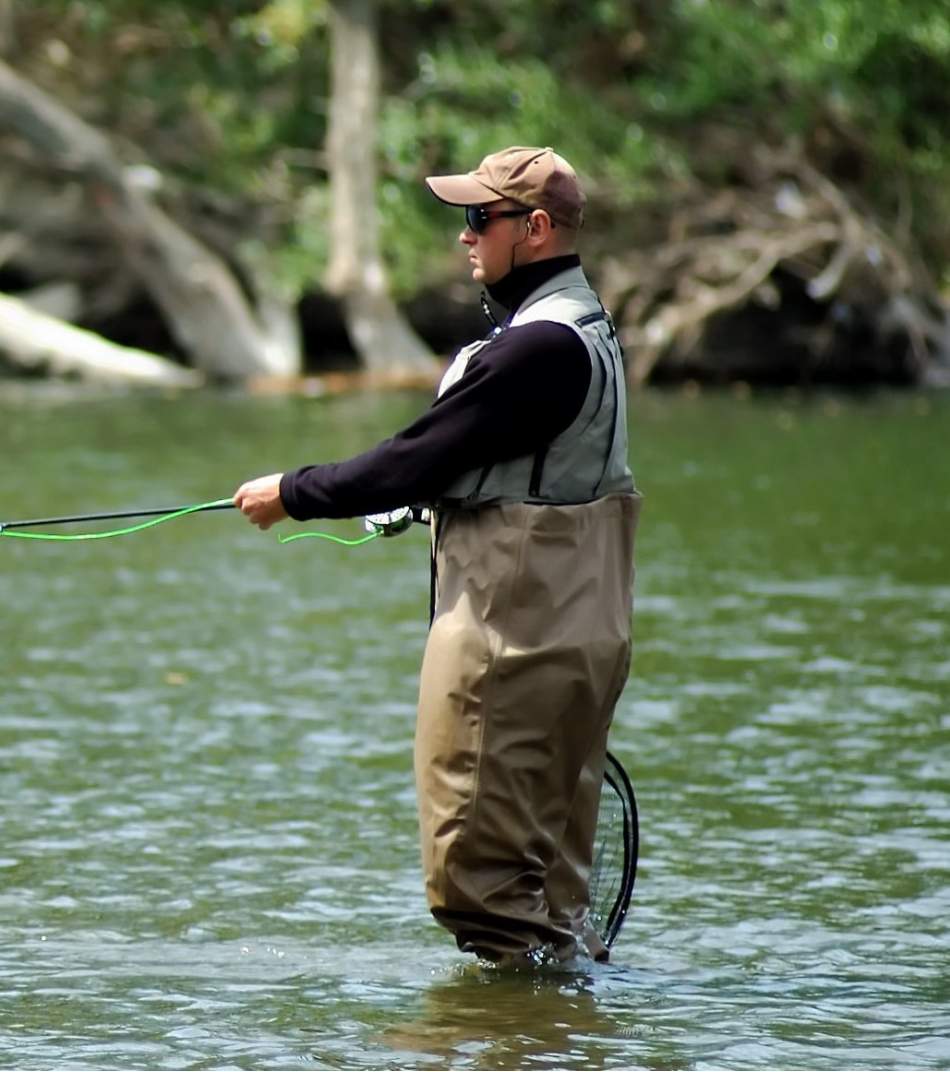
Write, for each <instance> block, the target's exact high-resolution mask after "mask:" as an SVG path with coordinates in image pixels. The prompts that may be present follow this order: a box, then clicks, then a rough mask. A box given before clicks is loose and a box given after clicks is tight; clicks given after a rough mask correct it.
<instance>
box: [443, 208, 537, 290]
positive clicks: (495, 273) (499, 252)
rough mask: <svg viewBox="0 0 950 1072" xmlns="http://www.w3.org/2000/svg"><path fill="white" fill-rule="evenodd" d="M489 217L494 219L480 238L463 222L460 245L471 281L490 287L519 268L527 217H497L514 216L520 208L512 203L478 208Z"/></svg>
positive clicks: (479, 235) (487, 224)
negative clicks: (503, 213) (468, 267)
mask: <svg viewBox="0 0 950 1072" xmlns="http://www.w3.org/2000/svg"><path fill="white" fill-rule="evenodd" d="M481 207H483V208H484V209H485V211H486V212H487V213H488V215H489V216H492V217H495V218H492V219H490V220H488V222H487V223H486V225H485V228H484V230H483V231H482V232H481V234H478V233H476V232H475V231H473V230H472V228H471V227H470V226H469V225H468V223H467V222H466V224H465V227H464V229H463V230H462V232H461V234H460V235H459V241H460V242H461V243H462V244H463V245H464V246H467V247H468V261H469V264H471V266H472V279H474V280H475V282H476V283H484V284H486V285H487V286H490V285H491V284H492V283H497V282H498V280H499V279H503V278H504V277H505V276H506V275H507V274H508V273H509V272H510V271H511V269H512V268H513V267H514V266H516V265H518V264H520V263H521V260H520V259H519V257H520V253H521V251H520V245H521V243H522V242H523V241H524V239H525V234H526V231H527V218H528V217H527V214H525V215H517V216H496V215H495V214H496V213H499V212H515V211H517V210H519V209H521V208H522V206H521V205H518V204H516V203H515V202H514V201H508V200H505V201H492V202H490V203H488V204H485V205H483V206H481Z"/></svg>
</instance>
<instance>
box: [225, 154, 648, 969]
mask: <svg viewBox="0 0 950 1072" xmlns="http://www.w3.org/2000/svg"><path fill="white" fill-rule="evenodd" d="M426 183H427V184H428V186H429V189H430V190H431V191H432V193H433V194H435V196H436V197H437V198H439V199H440V200H441V201H444V202H446V203H447V204H449V205H457V206H461V207H464V208H465V227H464V229H463V230H462V232H461V234H460V235H459V241H460V242H461V243H462V245H463V246H464V247H465V248H466V250H467V251H468V259H469V263H470V264H471V266H472V278H473V279H474V280H476V281H477V282H479V283H481V284H483V286H484V287H485V289H486V290H487V291H488V293H489V295H490V296H491V298H492V299H493V300H494V301H495V302H496V303H498V304H499V305H501V306H502V307H504V308H505V309H506V310H507V313H508V315H507V319H506V320H505V322H504V324H503V325H501V326H500V327H496V328H495V329H494V330H493V331H491V333H490V334H489V335H488V336H487V337H486V338H484V339H481V340H479V341H478V342H474V343H471V344H470V345H468V346H466V347H464V348H463V349H462V350H461V351H460V352H459V353H458V354H457V355H456V357H455V359H454V361H453V363H452V365H451V366H450V367H449V369H448V371H447V372H446V374H445V376H444V378H443V380H442V383H441V385H440V388H439V393H438V397H437V398H436V400H435V401H434V402H433V404H432V406H431V407H430V408H429V409H428V410H427V411H426V412H425V413H424V414H423V415H422V416H421V417H420V418H419V419H418V420H416V421H415V422H414V423H413V424H411V425H410V426H409V427H408V428H406V429H404V430H403V431H401V432H398V433H397V434H396V435H394V436H393V437H392V438H391V439H387V440H385V441H384V442H382V443H380V444H379V445H378V446H376V447H374V448H373V449H372V450H369V451H367V452H366V453H364V454H360V455H358V456H356V457H354V458H350V459H349V460H347V461H340V462H329V463H323V464H318V465H307V466H304V467H303V468H301V469H296V470H293V471H290V472H287V473H283V474H274V475H272V476H266V477H261V478H260V479H257V480H252V481H249V482H248V483H246V484H243V485H242V486H241V487H240V488H239V489H238V491H237V493H236V494H235V496H234V503H235V505H236V506H237V507H239V508H240V509H241V510H242V511H243V512H244V513H245V514H246V515H247V517H248V518H249V519H250V520H251V521H252V522H253V523H254V524H256V525H258V526H259V527H260V528H262V529H266V528H269V527H270V525H272V524H273V523H274V522H276V521H280V520H281V519H282V518H285V517H287V516H288V515H289V516H290V517H292V518H295V519H297V520H298V521H304V520H308V519H311V518H342V517H354V516H358V515H363V514H375V513H380V512H384V511H391V510H394V509H396V508H399V507H402V506H405V505H406V504H413V505H424V506H429V507H431V508H432V516H433V532H434V543H435V552H434V553H435V569H436V598H435V607H434V618H433V621H432V627H431V630H430V632H429V637H428V641H427V644H426V650H425V656H424V658H423V663H422V673H421V681H420V689H419V710H418V723H417V727H416V742H415V772H416V787H417V793H418V803H419V822H420V828H421V837H422V856H423V864H424V868H425V878H426V892H427V895H428V901H429V907H430V909H431V911H432V914H433V915H434V916H435V918H436V919H437V920H438V921H439V923H441V924H442V925H443V926H444V927H446V928H447V929H448V930H450V931H451V932H452V933H453V934H454V935H455V937H456V940H457V942H458V945H459V948H460V949H462V950H463V951H465V952H471V953H475V954H477V955H478V956H479V957H482V958H484V959H487V960H490V961H495V962H504V963H514V964H518V963H520V962H522V961H526V962H527V963H532V962H538V961H540V960H541V959H544V958H545V957H546V956H550V957H554V958H556V959H565V958H567V957H570V956H573V955H575V954H577V953H581V954H583V953H585V952H586V953H588V954H589V955H590V956H592V957H594V958H595V959H600V960H606V959H607V949H606V947H605V946H604V945H603V943H602V942H601V940H600V938H599V937H598V936H597V935H596V933H595V932H594V929H593V927H591V926H590V925H589V924H588V922H587V912H588V899H589V894H588V881H589V875H590V869H591V863H592V860H591V856H592V845H593V839H594V826H595V822H596V815H597V807H598V801H599V796H600V787H601V780H602V776H603V768H604V757H605V751H606V744H607V730H608V727H609V725H610V721H611V718H612V716H613V712H614V708H615V706H616V703H617V700H618V699H619V697H620V693H621V690H622V689H623V687H624V684H625V682H626V679H627V673H628V668H629V661H630V616H631V610H632V595H631V592H632V583H633V543H634V530H635V527H636V521H637V515H638V513H639V507H640V496H639V495H638V493H637V492H636V491H635V490H634V485H633V478H632V476H631V473H630V471H629V469H628V468H627V432H626V415H625V392H624V380H623V367H622V363H621V352H620V347H619V344H618V342H617V338H616V335H615V333H614V329H613V326H612V324H611V321H610V318H609V317H608V315H607V314H606V312H605V311H604V309H603V306H602V305H601V303H600V300H599V299H598V297H597V295H596V294H595V292H594V291H593V290H592V289H591V288H590V285H589V284H588V282H587V279H586V278H585V276H584V272H583V270H582V268H581V262H580V258H579V257H578V256H577V253H576V252H575V250H576V239H577V233H578V229H579V228H580V226H581V222H582V217H583V209H584V202H585V198H584V195H583V193H582V192H581V189H580V186H579V183H578V180H577V176H576V174H575V173H574V170H573V169H572V168H571V167H570V165H569V164H568V163H567V162H566V161H565V160H564V159H563V158H562V157H560V156H558V155H557V154H556V153H555V152H553V151H552V150H551V149H549V148H547V149H541V148H509V149H504V150H502V151H501V152H498V153H493V154H492V155H490V156H487V157H485V159H484V160H483V161H482V162H481V164H480V165H479V166H478V168H476V170H475V171H472V172H469V173H468V174H465V175H440V176H434V177H431V178H428V179H426ZM486 309H487V304H486Z"/></svg>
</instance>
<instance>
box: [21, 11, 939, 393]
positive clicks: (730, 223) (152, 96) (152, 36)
mask: <svg viewBox="0 0 950 1072" xmlns="http://www.w3.org/2000/svg"><path fill="white" fill-rule="evenodd" d="M370 6H371V7H372V6H373V5H370ZM375 15H376V22H375V24H374V27H375V28H374V33H375V38H376V42H377V45H378V48H379V56H380V58H381V67H380V72H379V77H380V95H379V114H378V117H377V123H378V127H377V130H376V133H375V137H374V140H375V143H376V159H375V164H376V166H377V168H378V179H377V181H376V182H375V184H374V185H375V198H374V199H373V201H372V203H368V204H366V206H365V211H366V212H367V213H373V214H375V213H376V212H377V211H378V213H379V226H380V240H379V249H380V251H381V258H380V265H381V267H382V268H384V270H385V273H386V277H387V293H389V292H390V291H391V293H392V294H393V295H394V297H395V298H396V299H397V300H398V301H399V303H400V304H401V306H402V308H403V309H404V310H405V311H407V312H408V315H409V317H410V319H411V321H412V323H413V324H414V325H415V328H416V329H417V330H418V332H419V333H421V335H422V336H423V337H424V338H425V339H426V340H427V341H428V342H429V344H430V345H431V346H433V347H434V348H436V349H437V350H439V351H445V350H448V349H449V348H450V347H451V346H452V345H453V344H454V343H456V342H457V341H459V339H460V338H462V337H464V336H465V335H466V334H470V333H471V331H472V329H473V327H474V330H479V327H478V326H477V324H473V322H472V320H471V319H470V313H469V310H470V309H471V308H473V307H474V306H475V304H476V303H475V302H474V300H473V299H474V295H473V294H472V293H471V288H470V286H468V285H465V284H466V274H465V271H464V258H462V257H460V256H459V254H458V251H457V249H455V248H454V242H455V238H456V236H457V234H458V230H459V228H460V224H461V220H460V218H459V217H458V214H453V213H452V212H451V211H448V210H446V208H445V206H443V205H440V204H439V203H438V202H436V201H435V200H434V199H433V198H432V197H431V196H430V195H429V194H428V193H427V192H426V191H425V189H424V187H423V184H422V178H423V176H424V175H426V174H430V173H433V172H438V171H445V170H456V169H464V170H468V169H470V168H472V167H474V166H475V164H476V163H477V162H478V160H479V159H480V158H481V156H482V155H484V154H485V153H487V152H490V151H492V150H494V149H496V148H499V147H501V146H504V145H507V144H541V145H544V144H549V145H554V146H555V147H556V148H557V149H558V151H560V152H562V153H563V154H564V155H565V156H567V157H568V158H569V159H570V160H571V161H572V162H573V163H574V164H575V166H576V167H577V169H578V171H579V172H580V173H581V175H582V177H583V178H584V180H585V184H586V186H587V188H588V191H589V193H590V205H589V211H588V223H587V226H586V228H585V234H584V252H585V260H586V262H587V264H588V266H589V269H590V271H591V274H592V276H593V277H594V279H595V281H596V282H597V283H598V285H599V286H600V287H601V288H602V290H603V292H604V295H605V298H606V299H607V301H608V303H609V304H610V306H611V307H612V308H613V309H614V311H615V314H616V317H617V320H618V323H619V325H620V328H621V330H622V333H623V336H624V339H625V341H626V342H627V343H628V354H629V361H630V364H629V371H630V374H631V378H632V379H634V380H636V381H642V380H646V379H654V380H662V379H664V378H674V377H682V376H700V377H703V378H706V379H712V380H723V379H735V378H744V379H756V380H760V381H772V382H802V381H822V380H831V381H837V382H854V381H866V380H889V381H895V382H919V381H920V380H926V379H939V378H940V376H941V374H942V373H941V370H942V369H944V368H945V367H946V365H947V364H948V362H950V332H948V327H947V324H948V319H947V313H946V305H945V301H944V294H945V292H946V289H947V286H948V284H950V222H948V221H950V213H948V211H947V210H948V208H950V205H948V199H950V194H948V190H950V185H948V179H950V151H948V150H950V119H948V113H947V110H946V101H947V99H948V90H950V2H948V0H824V2H823V3H821V4H816V3H815V2H814V0H625V2H621V0H594V2H592V3H591V4H589V5H587V6H585V7H583V8H581V9H578V8H577V7H576V5H573V4H568V3H567V2H566V0H545V2H541V0H505V2H501V0H473V2H472V3H468V4H465V5H459V4H456V3H453V2H450V0H401V2H396V0H377V3H376V5H375ZM330 28H331V8H330V5H329V4H328V3H326V2H321V0H270V2H266V3H262V2H260V0H257V2H250V0H215V2H211V0H189V2H183V0H179V2H165V3H162V4H158V5H157V4H154V3H148V2H146V0H108V2H106V0H29V2H28V0H0V33H2V35H3V44H2V51H3V55H4V56H5V57H6V59H7V61H8V62H10V63H11V64H12V65H13V66H14V67H15V68H16V71H17V73H18V75H19V76H21V77H23V78H25V79H29V80H30V81H32V82H33V83H35V85H36V86H38V87H41V88H42V90H43V91H45V92H46V93H48V94H50V95H51V96H52V97H54V98H55V99H57V100H59V101H60V102H62V103H64V104H66V105H68V106H69V107H70V108H71V109H73V110H74V111H75V112H76V113H77V114H78V115H79V116H80V117H81V118H82V119H83V120H84V121H85V122H87V123H88V124H89V125H90V126H91V127H94V128H95V129H97V130H99V131H102V132H104V133H106V134H107V135H108V137H109V139H110V143H111V144H112V146H113V147H114V150H115V152H116V153H117V154H118V155H119V156H120V157H121V158H122V160H123V161H124V162H125V164H126V167H127V169H128V168H132V169H137V170H133V172H132V174H133V177H135V176H137V181H138V182H139V183H140V185H144V186H146V187H148V188H149V189H150V191H151V196H152V197H153V199H154V202H155V203H156V204H157V205H159V206H161V208H162V209H163V211H165V212H167V214H168V215H169V217H170V218H172V219H173V220H174V221H175V222H176V223H177V224H178V225H179V226H180V227H181V228H182V229H183V230H184V231H185V232H187V233H188V234H189V235H191V236H193V237H194V239H195V240H196V241H198V242H200V243H201V244H202V246H203V247H204V248H207V249H208V250H209V251H211V252H213V253H214V254H215V255H216V256H218V257H219V258H220V259H221V260H222V261H223V262H224V263H225V264H226V265H228V266H229V267H230V269H231V271H232V272H233V273H234V275H235V277H236V279H237V280H238V281H239V283H240V285H241V286H242V288H243V289H244V291H245V293H246V294H247V295H249V296H250V297H251V298H252V299H253V304H254V305H255V309H256V301H257V297H258V295H259V294H260V293H261V292H266V293H268V294H269V295H270V296H271V297H274V296H277V297H279V298H280V300H281V301H282V302H283V303H284V304H285V305H286V306H288V307H290V308H293V309H295V310H296V311H297V312H298V313H299V314H300V323H301V326H302V330H303V338H304V349H305V351H306V357H307V367H308V368H317V367H325V366H327V365H328V364H330V363H333V362H337V363H339V362H341V361H342V362H344V363H345V362H346V361H352V357H347V354H351V353H352V351H353V350H354V349H358V346H357V345H356V342H355V340H354V339H353V338H352V335H353V330H352V324H351V326H350V334H349V337H348V336H347V332H346V315H345V308H341V306H345V302H341V301H340V300H336V299H335V298H334V295H333V294H331V293H330V290H335V291H336V294H337V295H339V294H340V293H341V292H340V290H339V288H338V287H336V288H334V287H331V288H330V290H328V288H327V285H326V283H325V282H324V280H326V279H327V274H326V273H327V270H328V268H329V267H330V266H331V238H330V236H331V233H332V229H331V227H330V221H331V218H332V211H333V204H332V200H331V190H332V183H331V171H332V166H331V165H332V161H331V159H330V157H329V156H328V148H329V146H330V142H329V141H328V134H329V117H330V115H331V112H332V99H331V87H332V85H333V82H332V77H331V74H332V72H331V55H332V40H331V33H330ZM0 149H2V151H3V161H4V165H3V168H2V171H0V190H2V194H3V197H2V203H0V236H3V237H0V261H2V263H0V290H7V291H10V292H18V293H27V292H35V290H36V288H37V287H41V286H48V285H49V284H51V283H56V282H62V281H69V282H71V283H72V284H74V286H75V288H76V289H77V291H78V293H79V301H78V305H76V304H75V303H74V308H73V309H72V314H73V315H72V317H71V318H72V319H75V320H78V321H79V322H80V323H83V324H85V325H87V326H90V327H93V328H95V329H96V330H99V331H102V332H103V333H105V334H107V335H109V336H110V337H112V338H114V339H117V340H118V341H122V342H127V343H132V344H137V345H142V346H145V347H146V348H148V349H152V350H158V351H160V352H163V353H168V354H172V355H173V356H176V357H178V358H184V359H185V360H187V361H189V362H192V363H193V362H194V358H193V356H192V355H190V354H189V353H188V352H187V350H188V348H187V347H186V346H184V345H183V344H182V342H181V340H180V339H179V338H176V337H175V335H174V333H173V332H172V330H171V329H170V327H169V323H168V317H167V314H164V313H163V312H162V311H161V310H160V309H159V308H158V307H157V305H156V302H155V300H154V299H153V298H152V297H150V296H149V295H148V293H147V292H146V291H145V289H144V288H143V287H142V286H141V284H140V282H139V281H138V280H137V279H136V278H134V277H132V276H130V274H129V272H128V271H127V269H126V267H125V264H124V261H123V260H122V258H120V257H117V255H116V251H115V247H114V243H113V242H111V241H110V240H109V239H108V237H107V236H106V235H105V234H104V232H103V229H102V227H101V226H100V224H99V223H98V222H97V220H96V218H95V217H94V216H92V215H90V213H89V211H88V205H86V204H85V202H84V200H83V198H82V196H80V195H79V193H78V192H77V190H76V186H75V183H74V182H73V181H71V179H70V176H69V174H68V169H64V166H63V165H62V163H60V164H58V165H56V166H50V164H49V161H48V160H45V161H44V160H43V159H42V158H41V157H40V156H39V155H38V154H37V153H36V151H35V149H33V150H31V149H30V148H29V147H28V146H26V145H25V144H24V142H23V139H22V138H19V137H15V136H13V135H6V134H4V135H3V137H2V140H0ZM361 196H362V200H363V201H366V200H367V198H368V195H366V194H365V193H364V194H363V195H361ZM331 280H332V273H331ZM374 345H376V344H374ZM383 357H385V355H383Z"/></svg>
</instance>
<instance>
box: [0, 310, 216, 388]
mask: <svg viewBox="0 0 950 1072" xmlns="http://www.w3.org/2000/svg"><path fill="white" fill-rule="evenodd" d="M0 360H4V361H6V362H8V363H9V364H11V365H13V366H15V367H16V368H18V369H22V370H26V371H29V372H34V373H39V372H46V373H50V374H53V375H56V376H76V377H80V378H82V379H88V380H95V381H97V382H100V383H112V384H129V385H137V386H148V387H197V386H198V385H200V384H201V383H202V382H203V377H202V376H201V375H200V373H198V372H195V371H194V370H193V369H187V368H182V366H181V365H176V364H175V363H174V362H172V361H168V360H167V359H166V358H163V357H159V356H158V355H157V354H150V353H148V352H146V351H145V350H133V349H129V348H128V347H124V346H117V345H116V344H115V343H112V342H108V341H107V340H106V339H103V338H102V337H101V336H99V335H95V334H94V333H93V332H91V331H84V330H83V329H82V328H77V327H75V326H74V325H72V324H67V323H66V322H65V321H62V320H57V319H56V318H55V317H52V316H49V315H48V314H47V313H43V312H40V311H39V310H38V309H33V308H31V307H30V306H29V305H28V304H27V303H26V302H22V301H20V300H18V299H17V298H12V297H10V296H9V295H0Z"/></svg>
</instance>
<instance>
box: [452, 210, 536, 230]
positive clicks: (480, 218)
mask: <svg viewBox="0 0 950 1072" xmlns="http://www.w3.org/2000/svg"><path fill="white" fill-rule="evenodd" d="M532 211H533V210H532V209H530V208H512V209H500V210H499V211H497V212H490V211H489V210H488V209H487V208H483V207H482V206H481V205H466V206H465V222H466V224H467V225H468V227H469V228H470V229H471V230H472V231H474V232H475V234H484V233H485V232H486V231H487V230H488V225H489V224H490V223H491V221H492V220H500V219H502V218H503V217H505V216H530V215H531V213H532Z"/></svg>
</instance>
